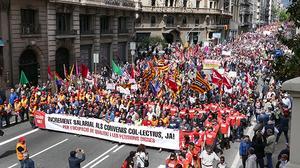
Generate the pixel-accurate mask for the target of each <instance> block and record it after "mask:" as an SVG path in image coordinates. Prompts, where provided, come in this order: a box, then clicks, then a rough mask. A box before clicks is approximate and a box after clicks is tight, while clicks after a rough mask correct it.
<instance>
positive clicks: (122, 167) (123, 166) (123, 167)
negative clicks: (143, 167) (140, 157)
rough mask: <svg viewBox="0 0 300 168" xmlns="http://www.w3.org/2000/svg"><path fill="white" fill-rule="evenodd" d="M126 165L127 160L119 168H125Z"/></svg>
mask: <svg viewBox="0 0 300 168" xmlns="http://www.w3.org/2000/svg"><path fill="white" fill-rule="evenodd" d="M127 165H128V162H127V159H125V160H124V162H123V164H122V166H121V168H127Z"/></svg>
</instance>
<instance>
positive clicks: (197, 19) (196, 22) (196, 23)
mask: <svg viewBox="0 0 300 168" xmlns="http://www.w3.org/2000/svg"><path fill="white" fill-rule="evenodd" d="M199 23H200V21H199V18H195V26H197V25H199Z"/></svg>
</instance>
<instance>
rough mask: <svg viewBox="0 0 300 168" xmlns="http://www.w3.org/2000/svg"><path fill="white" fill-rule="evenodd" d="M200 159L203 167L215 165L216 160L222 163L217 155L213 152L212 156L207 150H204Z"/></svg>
mask: <svg viewBox="0 0 300 168" xmlns="http://www.w3.org/2000/svg"><path fill="white" fill-rule="evenodd" d="M200 158H201V163H202V164H203V165H207V166H209V165H213V163H214V160H217V161H220V158H219V156H218V155H217V154H216V153H215V152H212V153H211V154H210V155H209V154H208V153H207V151H206V150H203V151H202V152H201V154H200Z"/></svg>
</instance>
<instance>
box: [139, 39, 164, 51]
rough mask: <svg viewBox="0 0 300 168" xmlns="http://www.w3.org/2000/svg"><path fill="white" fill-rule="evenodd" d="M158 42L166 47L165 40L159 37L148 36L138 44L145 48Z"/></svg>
mask: <svg viewBox="0 0 300 168" xmlns="http://www.w3.org/2000/svg"><path fill="white" fill-rule="evenodd" d="M159 44H160V45H162V46H163V47H166V45H167V42H166V41H165V40H164V39H162V38H161V37H149V38H144V39H143V41H142V42H141V43H140V44H139V46H140V47H141V48H143V49H145V48H148V47H149V46H154V45H159Z"/></svg>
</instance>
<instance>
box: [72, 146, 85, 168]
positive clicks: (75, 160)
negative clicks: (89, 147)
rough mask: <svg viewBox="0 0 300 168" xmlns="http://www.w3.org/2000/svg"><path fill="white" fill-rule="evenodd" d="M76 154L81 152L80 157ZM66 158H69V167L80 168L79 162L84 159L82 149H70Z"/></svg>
mask: <svg viewBox="0 0 300 168" xmlns="http://www.w3.org/2000/svg"><path fill="white" fill-rule="evenodd" d="M77 154H81V158H78V157H77V156H76V155H77ZM68 160H69V168H80V163H81V162H83V161H84V160H85V153H84V150H83V149H80V148H78V149H76V150H75V151H71V152H70V157H69V159H68Z"/></svg>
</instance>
